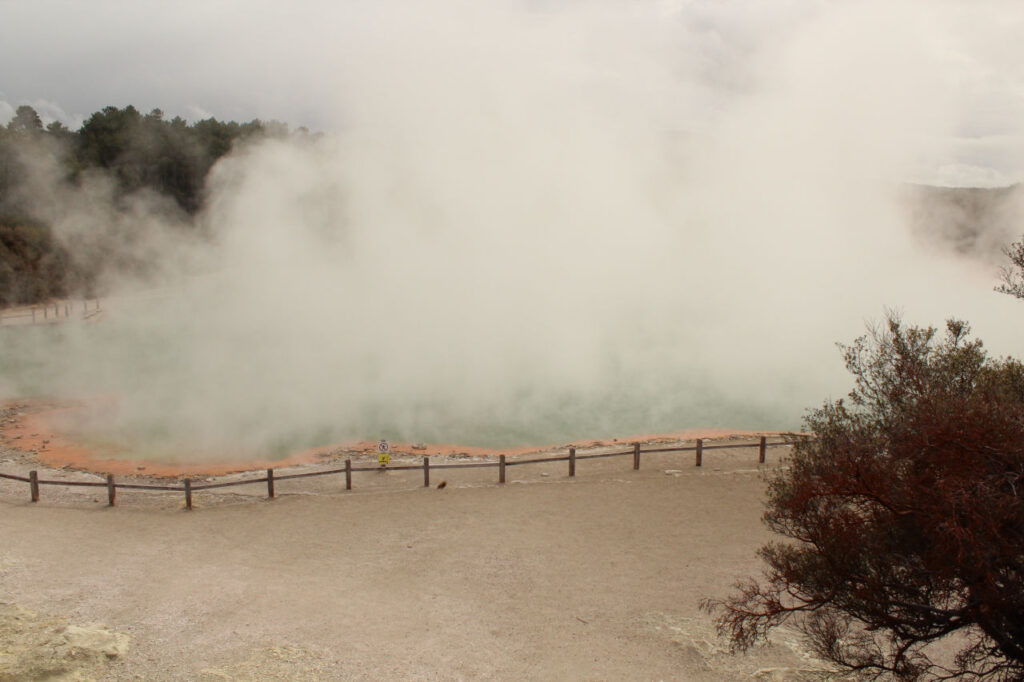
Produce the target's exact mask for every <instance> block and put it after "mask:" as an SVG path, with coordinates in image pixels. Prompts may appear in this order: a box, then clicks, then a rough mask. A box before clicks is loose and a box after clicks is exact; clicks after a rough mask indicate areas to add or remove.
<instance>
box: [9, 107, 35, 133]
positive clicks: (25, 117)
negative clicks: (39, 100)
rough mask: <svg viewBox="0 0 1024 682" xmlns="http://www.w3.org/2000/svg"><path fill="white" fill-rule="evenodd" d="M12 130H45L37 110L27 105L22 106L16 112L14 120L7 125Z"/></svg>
mask: <svg viewBox="0 0 1024 682" xmlns="http://www.w3.org/2000/svg"><path fill="white" fill-rule="evenodd" d="M7 127H8V128H9V129H10V130H30V131H38V130H42V129H43V121H42V119H40V118H39V114H37V113H36V110H35V109H33V108H32V107H30V106H28V105H27V104H22V105H21V106H20V107H18V108H17V109H16V110H15V112H14V118H12V119H11V122H10V123H8V124H7Z"/></svg>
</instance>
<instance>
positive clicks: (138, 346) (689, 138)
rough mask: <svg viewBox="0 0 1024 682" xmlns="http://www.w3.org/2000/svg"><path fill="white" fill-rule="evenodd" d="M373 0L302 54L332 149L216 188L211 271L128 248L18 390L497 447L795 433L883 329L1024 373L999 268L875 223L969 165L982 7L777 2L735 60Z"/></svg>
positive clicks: (578, 26) (512, 15)
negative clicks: (129, 263)
mask: <svg viewBox="0 0 1024 682" xmlns="http://www.w3.org/2000/svg"><path fill="white" fill-rule="evenodd" d="M726 4H728V3H726ZM385 5H386V6H378V5H372V6H370V5H368V6H360V7H359V8H358V9H353V10H351V11H350V12H349V13H348V14H346V15H345V16H344V19H345V28H344V31H343V33H344V40H343V41H341V42H340V43H333V42H332V43H330V47H328V46H327V43H326V42H324V43H315V44H316V45H318V46H319V47H320V48H322V49H321V51H319V52H318V53H317V55H316V56H317V58H318V59H319V61H318V62H317V63H316V64H310V65H309V72H307V73H306V75H305V76H304V78H307V79H308V78H309V73H310V72H312V73H314V74H316V75H317V76H318V77H319V83H320V87H321V90H322V95H323V97H324V99H325V100H327V101H330V102H331V103H332V106H333V107H334V108H335V110H336V111H338V112H339V114H338V117H337V119H336V126H335V130H334V132H332V133H330V134H328V135H327V136H325V137H324V138H323V139H321V140H319V141H318V142H316V143H310V142H308V141H307V142H294V143H291V142H281V141H267V142H265V143H262V144H259V145H255V146H247V147H245V148H243V149H241V150H238V151H237V152H236V153H234V154H233V155H231V156H230V157H228V158H226V159H224V160H223V161H222V162H221V163H220V164H218V166H217V167H215V169H214V171H213V173H212V176H211V178H210V200H209V207H208V210H207V211H206V212H205V214H204V215H203V216H202V220H203V222H204V224H205V226H206V227H208V228H209V230H210V231H211V232H212V233H213V234H214V235H215V239H214V242H215V245H214V247H213V250H212V251H205V252H202V253H197V252H196V251H194V250H193V248H192V247H191V246H190V247H188V248H184V247H182V248H179V246H180V245H175V242H174V241H172V240H169V239H168V238H167V237H166V235H167V234H169V232H168V231H166V230H163V229H154V230H150V231H148V232H147V234H148V233H150V232H152V233H153V234H159V235H163V236H161V237H160V241H159V242H158V243H159V251H160V253H161V259H162V260H163V262H164V264H165V266H167V265H168V264H170V265H172V266H173V267H170V268H169V270H170V271H171V272H172V273H178V274H176V275H174V276H169V278H168V279H166V280H165V286H164V287H163V288H161V289H160V290H159V291H158V292H155V293H154V294H152V295H149V296H145V297H142V296H138V295H132V294H129V287H125V289H124V291H123V292H122V293H121V295H115V296H113V297H111V299H110V300H109V302H108V304H107V305H108V308H109V309H110V312H109V318H108V319H107V321H105V322H104V323H103V324H102V325H95V326H83V327H80V328H79V327H65V328H63V330H62V331H60V332H59V333H58V334H57V336H58V337H59V342H60V343H59V350H53V349H49V348H48V352H50V353H55V354H56V353H59V354H61V357H62V358H63V359H61V360H52V359H51V361H48V362H47V364H46V367H48V368H49V370H55V371H47V370H46V369H45V368H44V369H42V370H40V373H38V374H37V375H36V380H37V381H41V382H42V383H41V384H37V385H42V386H45V388H46V389H47V390H51V391H62V392H67V393H71V394H75V395H102V396H114V397H116V398H117V401H116V407H115V408H112V410H111V412H110V413H109V414H105V415H103V420H108V419H109V420H110V421H109V423H105V424H97V427H98V428H110V429H112V430H115V431H117V430H120V431H121V432H124V433H131V434H137V435H138V438H139V439H145V438H148V439H149V440H150V441H154V440H160V441H161V442H170V443H173V447H174V448H177V449H178V450H181V449H183V448H190V447H195V448H197V449H201V450H203V451H204V452H205V451H207V450H208V449H209V450H213V449H222V448H224V447H225V446H234V445H238V446H240V447H244V448H253V447H259V448H285V447H289V446H292V445H295V444H300V443H315V442H324V441H326V440H328V439H332V438H345V437H347V438H353V437H376V436H379V435H386V436H389V437H401V438H404V439H408V440H443V441H452V440H463V441H475V442H476V443H479V444H499V443H505V444H507V443H509V442H510V441H520V442H524V441H527V442H529V441H532V442H543V441H548V440H559V439H570V438H576V437H586V436H592V437H603V436H613V435H628V434H630V433H638V432H645V431H654V430H669V429H681V428H687V427H693V426H733V427H736V428H795V427H797V426H798V425H799V419H800V416H801V414H802V412H803V409H804V408H806V407H811V406H815V405H817V404H818V403H820V401H821V400H823V399H825V398H826V397H838V396H839V395H841V394H843V393H844V392H845V391H846V390H847V387H848V383H849V382H848V379H847V378H846V376H845V375H844V372H843V369H842V365H841V361H840V357H839V354H838V352H837V350H836V348H835V346H834V344H835V342H837V341H849V340H851V339H852V338H853V337H855V336H857V335H859V334H860V333H862V332H863V330H864V323H865V320H870V319H878V318H880V317H881V316H882V315H883V314H884V309H885V307H886V306H893V307H897V308H899V309H901V310H903V311H905V314H906V316H907V318H908V320H909V321H910V322H913V323H923V324H928V323H931V324H941V322H942V320H943V319H945V318H946V317H947V316H960V317H963V318H966V319H968V320H969V321H971V322H972V323H973V325H974V327H975V330H976V331H977V333H978V334H979V336H981V337H982V338H984V339H985V340H986V342H987V343H988V344H989V346H990V347H992V348H993V349H995V350H996V351H997V352H1000V353H1011V354H1020V352H1021V351H1022V348H1021V344H1020V339H1021V338H1024V337H1022V335H1021V332H1022V331H1024V308H1021V307H1020V306H1021V304H1020V303H1018V302H1016V301H1014V300H1012V299H1010V298H1009V297H1004V296H999V295H997V294H995V293H993V292H992V286H993V285H994V284H995V283H996V281H995V277H996V275H995V272H994V270H993V268H992V267H991V264H990V263H982V262H978V261H968V260H963V259H957V258H954V257H952V256H947V255H943V253H942V252H941V251H940V250H935V249H927V248H924V247H923V246H922V244H921V243H919V242H917V241H914V240H913V239H912V237H911V234H910V230H909V227H908V224H907V213H906V210H905V208H904V207H903V204H901V203H900V201H899V198H900V191H899V189H900V188H899V183H900V182H902V181H905V180H908V179H915V180H916V179H921V178H922V177H926V176H927V175H928V174H929V173H932V174H934V173H935V172H936V171H938V172H940V174H941V172H945V173H947V175H948V174H949V173H951V172H953V171H951V170H950V169H954V168H956V169H958V170H957V172H958V173H959V174H960V175H959V176H958V177H962V176H963V174H964V173H965V172H968V171H969V167H970V166H971V163H973V162H972V161H970V160H968V162H966V163H964V162H962V160H960V159H958V158H956V157H955V154H956V151H957V150H958V149H961V148H963V146H964V143H963V140H962V137H963V127H964V125H965V123H964V122H965V120H967V119H968V118H969V114H971V110H970V108H969V107H970V106H971V105H972V102H969V101H965V100H964V98H963V93H964V92H965V88H966V90H967V91H970V90H971V88H972V84H974V85H973V87H974V89H975V90H976V91H978V92H982V91H983V92H985V93H990V92H991V90H989V89H985V88H982V87H981V86H980V85H978V83H976V82H975V81H974V80H972V79H974V78H977V79H980V80H984V79H985V78H992V77H993V76H991V74H988V73H987V72H986V71H985V68H986V65H991V64H992V63H998V60H996V59H995V57H992V54H991V53H992V52H993V51H996V50H997V48H998V45H999V44H1002V45H1004V46H1005V45H1008V44H1009V41H1010V34H1009V33H1005V34H1004V33H1003V32H1001V29H999V26H1000V25H1001V24H999V23H998V21H997V20H1003V19H1004V17H1003V16H1002V12H1003V9H1000V16H996V12H994V11H992V12H984V11H977V12H972V11H969V10H968V9H967V8H968V6H967V5H960V4H957V3H946V4H943V3H916V2H914V3H901V2H895V3H893V2H887V3H873V2H867V3H835V4H833V3H818V4H816V5H814V6H813V8H812V9H807V6H805V5H804V4H803V3H797V4H794V5H792V6H787V7H790V9H787V10H786V12H787V13H788V14H786V21H784V22H783V21H780V23H779V31H778V34H777V35H778V39H777V40H772V39H770V37H765V36H764V35H759V37H758V38H757V39H755V38H754V37H749V40H744V34H743V31H742V30H740V31H737V32H734V34H733V35H734V36H735V35H739V36H740V40H739V43H740V45H741V47H742V48H743V49H742V50H740V52H739V53H737V52H736V50H735V49H725V48H723V47H722V46H721V45H719V44H718V43H719V41H720V39H721V36H716V35H715V31H714V30H712V29H713V27H715V26H718V27H720V26H721V23H722V17H721V16H716V9H715V7H717V4H704V3H680V5H679V6H678V7H666V6H665V5H663V4H662V5H657V6H646V5H637V4H633V3H621V4H620V3H614V2H608V3H544V2H541V3H532V6H530V7H527V6H524V5H523V4H522V3H518V2H504V3H470V2H455V1H449V2H444V3H437V4H436V5H437V6H434V7H431V8H429V11H428V10H427V9H425V8H421V7H420V6H419V5H418V4H416V3H408V4H405V3H397V4H395V3H385ZM755 5H756V3H755ZM741 6H742V7H747V5H745V4H742V3H741ZM749 9H752V8H749ZM752 11H753V10H752ZM737 16H738V15H737ZM766 19H767V18H766ZM1018 19H1019V17H1018ZM741 23H742V22H741ZM978 24H982V25H983V28H984V29H985V31H986V35H989V36H990V37H992V36H994V37H995V38H999V39H1001V40H1002V42H1001V43H1000V42H999V40H996V39H995V38H993V39H992V40H989V41H986V42H985V43H984V44H979V43H978V42H977V41H976V40H975V39H974V37H973V34H972V33H971V30H972V29H973V28H977V25H978ZM965 26H966V27H967V28H966V29H965V28H964V27H965ZM709 27H712V28H709ZM965 31H966V32H965ZM311 39H314V40H321V39H322V40H324V41H326V38H322V32H313V34H312V38H311ZM733 48H735V46H733ZM1007 49H1009V48H1007ZM310 51H311V48H309V47H304V48H303V53H304V54H308V53H309V52H310ZM993 60H995V61H993ZM1019 75H1020V74H1015V75H1014V78H1017V80H1015V81H1014V83H1015V84H1016V87H1017V88H1020V86H1021V80H1020V78H1019ZM719 77H721V79H722V82H720V83H719V82H717V79H718V78H719ZM979 96H980V95H979ZM993 101H995V100H993ZM975 103H976V102H975ZM990 118H991V117H990ZM1004 125H1005V121H1002V120H1001V119H1000V120H999V121H996V122H993V121H992V120H990V121H989V124H988V128H986V130H989V129H992V130H996V131H997V132H998V134H1007V131H1006V130H1004V129H1003V128H1002V127H1003V126H1004ZM1011 148H1012V146H1011ZM1017 150H1018V151H1019V145H1018V147H1017ZM1020 161H1021V155H1020V154H1019V153H1018V154H1017V155H1016V156H1015V157H1014V158H1012V159H1007V158H1003V159H1001V163H1002V165H1001V166H1000V168H999V169H997V170H993V169H992V168H989V169H988V171H987V172H989V173H997V174H1001V175H1000V177H1004V176H1005V175H1006V174H1007V173H1009V172H1012V169H1014V168H1017V169H1019V168H1020V167H1021V165H1020ZM957 164H960V165H957ZM942 169H946V170H945V171H942ZM965 169H968V170H965ZM1008 169H1009V170H1008ZM990 179H991V178H990ZM101 203H102V202H101ZM62 215H63V217H62V218H61V219H60V220H58V223H59V224H60V225H62V226H65V227H67V226H68V225H71V224H73V219H74V215H75V212H73V211H72V212H66V213H64V214H62ZM140 222H145V221H142V220H140ZM150 222H156V223H160V222H161V221H160V220H156V219H154V220H152V221H150ZM1002 237H1004V238H1005V239H1006V240H1009V239H1012V238H1014V237H1015V235H1012V234H1007V235H1002ZM152 243H153V242H147V244H148V245H151V244H152ZM179 266H180V267H179ZM39 374H43V375H46V374H49V378H48V379H45V380H41V379H39V378H38V377H39ZM97 421H100V420H99V418H97ZM204 456H206V455H205V454H204Z"/></svg>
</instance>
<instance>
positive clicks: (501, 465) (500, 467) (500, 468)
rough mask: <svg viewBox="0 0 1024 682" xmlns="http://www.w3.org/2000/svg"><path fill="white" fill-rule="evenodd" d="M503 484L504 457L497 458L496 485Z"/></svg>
mask: <svg viewBox="0 0 1024 682" xmlns="http://www.w3.org/2000/svg"><path fill="white" fill-rule="evenodd" d="M504 482H505V455H499V456H498V483H504Z"/></svg>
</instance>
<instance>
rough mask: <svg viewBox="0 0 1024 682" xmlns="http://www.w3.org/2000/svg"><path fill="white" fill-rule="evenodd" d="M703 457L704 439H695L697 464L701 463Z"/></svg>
mask: <svg viewBox="0 0 1024 682" xmlns="http://www.w3.org/2000/svg"><path fill="white" fill-rule="evenodd" d="M703 459H704V440H703V439H702V438H698V439H697V466H700V465H701V460H703Z"/></svg>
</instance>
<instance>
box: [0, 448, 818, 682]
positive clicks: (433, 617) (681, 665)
mask: <svg viewBox="0 0 1024 682" xmlns="http://www.w3.org/2000/svg"><path fill="white" fill-rule="evenodd" d="M785 451H786V449H785V448H776V449H770V450H769V453H768V462H767V464H766V465H765V466H766V467H775V466H779V465H780V458H781V457H783V456H784V453H785ZM371 460H372V457H371V456H369V455H367V456H366V458H365V461H357V462H356V464H357V465H360V464H369V463H370V462H371ZM409 461H413V460H412V459H411V458H410V459H409ZM402 462H403V459H402V456H398V457H397V458H396V460H395V461H394V462H393V463H395V464H398V463H402ZM443 463H444V461H438V463H437V464H438V465H441V464H443ZM24 466H27V464H26V463H25V462H24V461H22V460H20V459H18V456H17V453H14V451H12V450H10V449H3V450H0V470H3V471H4V472H5V473H20V470H21V469H22V468H24ZM317 466H322V465H315V464H306V465H300V466H298V467H296V468H295V469H293V470H282V471H281V473H285V472H286V471H304V470H313V469H315V468H316V467H317ZM565 467H566V464H565V463H564V462H560V463H552V464H543V465H531V466H513V467H509V469H508V480H509V482H508V483H506V484H504V485H499V484H498V483H497V481H496V480H495V479H496V472H495V470H494V469H468V470H467V469H463V470H454V471H442V470H439V469H436V468H435V469H434V471H433V472H432V473H433V476H432V479H433V480H432V485H431V487H429V488H424V487H423V480H422V474H421V473H420V472H416V471H410V472H399V471H390V472H385V473H381V472H366V473H360V474H358V475H357V476H355V477H354V489H353V490H351V491H346V490H344V478H343V477H340V476H325V477H317V478H301V479H294V480H289V481H279V482H278V484H277V497H276V499H273V500H270V499H267V498H266V496H265V495H266V489H265V486H262V485H258V484H256V485H251V486H241V487H235V488H227V489H220V490H213V491H209V492H199V493H196V496H195V507H196V508H195V510H194V511H191V512H188V511H185V510H184V509H183V499H182V498H181V495H180V494H174V493H156V494H153V493H144V492H135V493H133V492H131V491H119V493H118V506H116V507H113V508H110V507H107V506H106V499H105V491H104V490H103V489H101V488H64V487H56V486H44V487H43V490H42V497H41V500H40V502H38V503H35V504H33V503H31V502H29V499H28V497H29V496H28V490H27V488H28V486H27V484H25V483H22V482H16V481H8V480H0V537H2V538H3V542H2V544H0V680H21V679H66V680H84V679H97V680H203V681H206V680H210V681H212V680H381V679H419V680H461V679H538V680H696V681H701V680H708V681H711V680H730V679H737V680H739V679H774V680H788V679H793V680H798V679H818V678H820V677H821V672H822V668H823V666H822V665H821V664H820V663H818V662H816V661H814V660H812V659H810V658H809V657H807V656H806V655H804V654H803V653H802V652H801V649H800V646H799V644H798V641H797V639H796V637H795V636H794V635H793V634H792V633H788V632H781V633H780V634H779V635H778V636H777V637H776V638H775V641H774V643H773V644H771V645H769V646H766V647H762V648H760V649H758V650H757V651H755V652H753V653H751V654H747V655H742V656H735V655H731V654H729V653H727V652H726V651H725V648H724V645H723V643H722V642H721V641H719V640H717V639H716V638H715V637H714V635H713V632H712V628H711V623H710V619H709V617H708V616H706V615H705V614H702V613H701V612H700V611H699V609H698V602H699V601H700V599H701V598H703V597H706V596H721V595H723V594H725V593H726V592H728V590H729V587H730V585H731V583H733V581H735V580H736V579H738V578H741V577H744V576H748V575H752V574H755V573H757V572H758V570H759V566H758V560H757V559H756V557H755V551H756V549H757V547H758V546H759V545H760V544H762V543H763V542H765V541H766V540H768V539H769V533H768V532H767V531H766V530H765V529H764V528H763V527H762V525H761V523H760V516H761V512H762V500H763V493H764V481H763V476H762V471H760V470H759V467H758V465H757V450H756V448H755V449H749V448H748V449H722V450H713V451H708V452H705V456H704V466H703V467H701V468H696V467H695V466H694V460H693V453H674V454H661V455H645V456H644V458H643V460H642V464H641V468H640V470H639V471H634V470H633V469H632V459H631V458H629V457H626V458H615V459H595V460H585V461H580V462H578V463H577V475H576V477H575V478H569V477H568V476H567V471H566V468H565ZM12 469H13V471H12ZM41 476H46V477H67V478H68V479H69V480H96V479H98V477H96V476H93V475H91V474H86V473H81V472H74V471H62V470H57V471H47V472H46V473H45V474H43V473H42V472H41ZM441 480H444V481H445V483H446V485H445V487H444V488H443V489H439V488H437V487H436V485H437V483H440V482H441Z"/></svg>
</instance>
